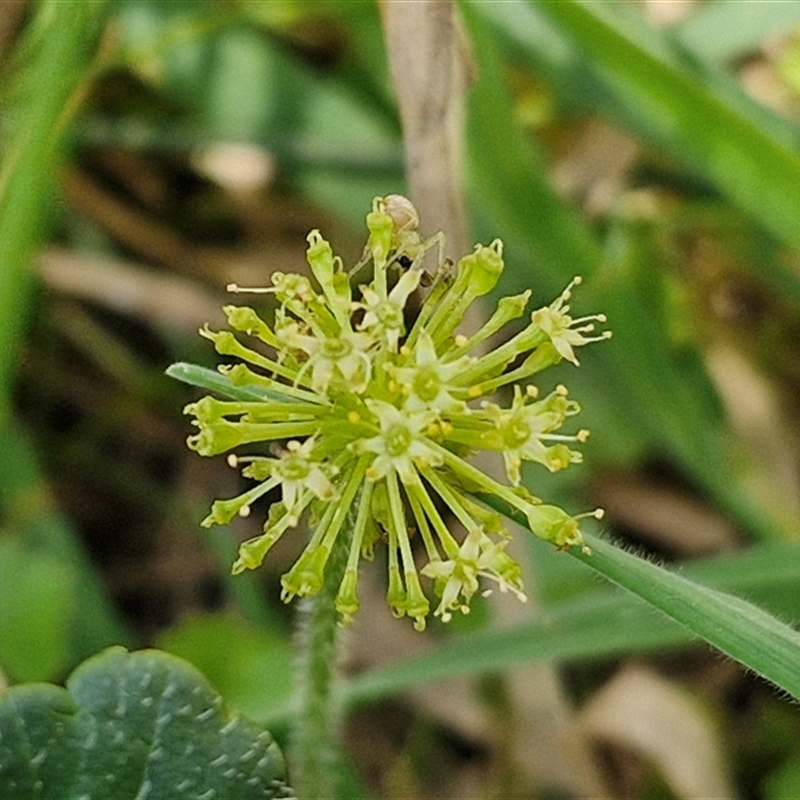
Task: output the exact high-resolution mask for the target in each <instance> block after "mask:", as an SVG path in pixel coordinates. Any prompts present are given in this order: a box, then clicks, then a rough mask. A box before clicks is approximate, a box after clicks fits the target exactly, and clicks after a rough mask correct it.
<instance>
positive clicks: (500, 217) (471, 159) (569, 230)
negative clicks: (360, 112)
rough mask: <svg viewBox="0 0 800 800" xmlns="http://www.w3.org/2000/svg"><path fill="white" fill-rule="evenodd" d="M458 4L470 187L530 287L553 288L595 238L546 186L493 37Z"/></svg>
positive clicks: (593, 246)
mask: <svg viewBox="0 0 800 800" xmlns="http://www.w3.org/2000/svg"><path fill="white" fill-rule="evenodd" d="M463 11H464V18H465V20H466V21H467V23H468V25H467V27H468V29H469V34H470V40H471V50H472V52H473V54H474V57H475V60H476V72H477V74H478V76H479V80H478V81H477V83H476V84H475V85H474V86H473V88H472V91H471V92H470V94H469V96H468V102H467V159H468V167H469V170H468V171H469V178H470V183H471V185H472V190H473V191H472V194H473V195H474V196H475V197H478V198H479V199H480V203H481V206H482V209H481V211H482V212H483V213H484V214H488V215H489V216H490V217H491V230H492V231H493V232H494V234H495V235H497V234H499V235H500V236H501V237H502V238H503V240H504V242H505V244H506V249H505V252H506V254H507V257H508V259H509V260H510V262H513V261H514V260H515V259H517V260H518V262H517V263H518V265H519V266H522V265H523V264H524V265H525V266H524V267H523V268H522V269H520V270H518V272H519V273H520V275H521V276H522V277H523V281H525V282H526V283H525V285H527V282H528V279H529V276H530V274H532V273H533V272H534V271H535V274H536V276H537V285H536V290H537V293H538V292H539V291H541V292H542V293H543V294H554V293H556V292H559V291H561V289H562V288H563V285H564V283H565V282H566V281H568V280H569V279H571V278H572V277H573V276H574V275H583V276H589V275H591V274H592V273H593V272H594V271H595V269H596V267H597V265H598V264H599V261H600V252H599V249H598V246H597V242H596V241H595V240H594V238H593V236H592V234H591V233H590V231H589V229H588V228H587V227H586V226H584V225H583V223H582V222H581V220H580V218H579V216H578V215H577V214H575V213H574V212H573V211H572V210H571V209H570V208H569V207H568V206H567V205H566V204H565V203H564V202H563V201H562V200H561V198H560V197H559V196H558V195H557V194H556V192H555V191H554V189H553V188H552V187H551V186H550V184H549V181H548V178H547V175H546V170H545V164H544V158H543V156H542V155H541V154H540V153H538V152H537V150H536V147H535V143H534V142H533V141H532V140H531V139H530V138H528V137H526V136H525V135H524V133H523V131H522V130H521V128H520V126H519V125H518V124H516V122H515V114H514V109H513V104H512V101H511V97H510V96H509V94H508V91H507V90H506V87H505V76H504V74H503V72H502V66H501V60H500V55H499V53H498V42H497V38H496V37H495V36H491V35H489V33H490V32H489V31H487V30H486V27H485V26H484V25H482V21H481V20H480V19H479V18H478V17H477V16H476V15H475V14H474V13H473V10H472V7H471V5H470V4H468V5H464V6H463ZM487 227H488V226H487ZM533 232H535V233H533ZM523 254H524V256H523ZM523 258H524V259H525V261H522V259H523ZM512 272H514V269H513V265H512V268H511V269H510V270H509V273H512ZM506 285H508V283H506Z"/></svg>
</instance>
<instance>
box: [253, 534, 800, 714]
mask: <svg viewBox="0 0 800 800" xmlns="http://www.w3.org/2000/svg"><path fill="white" fill-rule="evenodd" d="M542 549H543V550H544V549H545V548H544V547H543V548H542ZM799 554H800V548H798V545H792V544H788V543H785V542H781V543H771V544H769V545H764V546H759V547H755V548H752V549H750V550H748V551H746V552H743V553H735V554H729V555H725V556H718V557H713V558H709V559H703V560H702V561H698V562H694V563H690V564H686V565H685V566H684V567H682V571H683V572H684V574H685V575H687V576H689V577H690V578H691V579H693V580H702V581H704V582H706V583H708V584H710V585H712V586H713V587H715V588H718V589H724V590H728V591H733V592H738V593H741V594H745V595H747V596H748V597H749V598H751V599H755V600H758V601H759V602H761V603H763V604H764V605H766V606H768V607H769V608H770V609H772V610H774V611H775V612H776V613H780V614H782V615H785V616H797V615H798V614H800V558H798V555H799ZM543 555H544V557H552V558H561V557H562V556H561V555H559V554H553V553H552V552H549V555H545V554H543ZM697 641H699V640H698V638H697V636H696V635H695V634H693V632H692V631H691V630H689V629H688V628H687V627H685V626H683V625H681V624H679V623H678V622H676V621H675V620H673V619H671V618H669V617H667V616H665V615H664V614H662V613H660V612H659V611H657V610H656V609H655V608H653V607H652V606H651V605H649V604H648V603H647V602H645V600H643V599H641V598H640V597H637V596H634V595H633V594H631V593H629V592H623V591H621V590H620V589H618V588H617V587H607V588H603V589H597V590H589V591H587V592H584V593H583V594H581V595H579V596H578V597H575V598H572V599H570V600H565V601H561V602H559V603H556V604H554V605H551V606H548V607H546V608H544V609H542V611H541V612H540V613H539V614H538V615H537V617H536V619H534V620H533V621H531V622H526V623H525V624H522V625H517V626H514V627H512V628H506V629H500V630H498V629H496V628H492V629H485V630H481V631H477V632H475V633H470V634H466V635H464V636H460V637H458V638H456V639H455V640H452V641H450V642H448V643H446V644H444V645H443V646H442V647H441V648H439V649H438V650H436V651H434V652H431V653H427V654H425V655H422V656H418V657H415V658H413V659H408V660H407V661H402V662H400V663H396V664H392V665H390V666H387V667H381V668H379V669H375V670H370V671H369V672H366V673H363V674H361V675H357V676H356V677H354V678H351V679H350V680H348V681H347V683H346V684H344V686H343V687H342V692H343V699H344V700H345V702H346V703H347V704H348V705H349V706H351V707H352V706H355V705H359V704H363V703H369V702H374V701H375V700H378V699H380V698H383V697H387V696H389V695H392V694H397V693H399V692H403V691H406V690H408V689H410V688H412V687H414V686H419V685H420V684H421V683H428V682H436V681H439V680H445V679H450V678H453V677H456V676H464V675H475V674H479V673H484V672H491V671H499V670H503V669H507V668H509V667H511V666H514V665H517V664H532V663H537V662H542V661H561V662H582V661H591V660H594V659H599V658H613V657H617V656H622V655H630V654H638V653H649V652H653V651H656V650H662V649H664V648H672V647H681V646H686V645H689V644H692V643H693V642H697ZM290 713H291V711H290V708H289V706H288V705H284V706H281V707H280V708H275V709H271V710H270V711H269V718H268V720H267V719H266V718H264V719H262V718H261V717H260V718H259V721H265V722H267V721H268V722H269V723H270V724H274V722H276V721H282V720H284V719H285V718H286V717H287V716H288V715H289V714H290Z"/></svg>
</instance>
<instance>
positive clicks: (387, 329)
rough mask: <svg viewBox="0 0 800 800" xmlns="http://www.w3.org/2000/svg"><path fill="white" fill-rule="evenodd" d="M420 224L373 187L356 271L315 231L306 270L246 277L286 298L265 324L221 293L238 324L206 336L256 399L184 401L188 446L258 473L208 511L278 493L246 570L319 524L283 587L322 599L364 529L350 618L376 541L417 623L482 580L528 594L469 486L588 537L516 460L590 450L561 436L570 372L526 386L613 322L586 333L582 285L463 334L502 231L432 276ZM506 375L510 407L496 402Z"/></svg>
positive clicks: (452, 605)
mask: <svg viewBox="0 0 800 800" xmlns="http://www.w3.org/2000/svg"><path fill="white" fill-rule="evenodd" d="M417 224H418V218H417V214H416V211H415V209H414V207H413V206H412V205H411V203H410V202H409V201H408V200H407V199H406V198H403V197H400V196H398V195H390V196H389V197H386V198H377V199H376V200H375V201H374V203H373V208H372V210H371V212H370V213H369V214H368V215H367V227H368V230H369V238H368V242H367V246H366V248H365V251H364V258H363V260H362V262H360V263H359V264H357V265H355V268H354V269H353V270H347V269H345V267H344V265H343V263H342V261H341V259H339V258H338V257H337V256H334V255H333V251H332V249H331V246H330V244H328V242H326V241H325V240H324V239H323V238H322V236H321V235H320V234H319V232H318V231H312V232H311V233H310V234H309V236H308V243H309V247H308V251H307V259H308V263H309V266H310V268H311V273H312V275H313V279H314V280H310V279H309V278H306V277H304V276H301V275H294V274H284V273H275V274H273V276H272V286H271V287H268V288H266V289H261V290H245V291H262V292H269V293H270V294H273V295H274V296H275V297H276V299H277V301H278V303H279V306H278V308H277V309H276V312H275V315H274V321H273V323H272V324H271V325H270V324H268V323H267V322H266V321H264V320H263V319H262V318H261V317H260V316H259V315H258V314H257V313H256V312H255V311H254V310H253V309H251V308H246V307H238V306H226V307H225V313H226V315H227V317H228V322H229V325H230V327H231V328H232V329H233V332H232V331H222V332H216V333H215V332H212V331H209V330H208V329H204V330H202V331H201V333H202V334H203V336H205V337H207V338H208V339H210V340H211V341H213V342H214V345H215V347H216V349H217V352H219V353H220V354H223V355H227V356H231V357H232V358H234V359H235V360H236V361H237V362H238V363H235V364H228V365H224V366H221V367H220V371H221V372H222V373H223V374H224V375H226V376H227V378H228V379H229V380H230V383H231V385H232V386H234V387H237V388H239V389H240V390H241V389H242V387H243V388H244V389H245V390H246V391H247V394H248V396H249V397H251V398H254V399H250V400H248V401H246V402H245V401H238V400H216V399H214V398H211V397H204V398H203V399H201V400H199V401H198V402H196V403H192V404H191V405H189V406H187V407H186V409H185V411H186V413H187V414H192V415H193V416H194V417H195V419H194V422H193V424H194V425H195V426H196V427H197V428H198V431H197V432H196V433H195V434H194V435H192V436H190V437H189V440H188V443H189V446H190V447H191V448H192V449H194V450H196V451H197V452H199V453H200V454H201V455H207V456H210V455H217V454H220V453H224V452H228V451H232V450H236V451H237V452H238V451H239V450H241V449H242V448H245V449H247V450H250V451H251V452H250V453H248V454H244V455H238V454H233V453H231V455H229V457H228V460H229V463H230V464H231V465H232V466H235V467H238V466H240V465H242V467H243V468H242V474H243V475H244V476H245V477H247V478H249V479H251V480H253V481H255V486H254V487H253V488H251V489H250V490H249V491H247V492H245V493H243V494H242V495H239V496H238V497H234V498H231V499H228V500H217V501H216V502H215V503H214V504H213V505H212V508H211V512H210V514H209V515H208V516H207V517H206V519H205V520H203V523H202V524H203V525H205V526H210V525H213V524H226V523H228V522H230V521H231V520H232V519H233V518H234V517H236V516H237V515H238V516H246V515H248V514H249V513H250V509H251V506H252V504H253V503H254V502H255V501H256V500H257V499H258V498H260V497H262V496H263V495H265V494H266V493H267V492H269V491H270V490H271V489H277V488H280V490H281V500H280V501H279V502H276V503H274V504H273V506H272V508H271V509H270V513H269V515H268V519H267V521H266V523H265V524H264V532H263V533H262V534H261V535H260V536H257V537H255V538H254V539H250V540H248V541H246V542H244V543H243V544H242V545H241V547H240V550H239V558H238V559H237V561H236V563H235V564H234V566H233V571H234V572H241V571H242V570H244V569H252V568H255V567H257V566H258V565H260V564H261V562H262V561H263V559H264V557H265V556H266V554H267V552H268V550H269V549H270V547H272V545H273V544H274V543H275V542H276V541H277V540H278V539H279V538H280V537H281V536H283V535H284V534H286V532H287V531H289V530H291V529H294V528H297V527H298V526H299V525H300V522H301V520H302V519H303V518H308V519H309V521H310V522H312V523H313V530H312V532H311V535H310V537H308V541H307V544H306V546H305V549H304V551H303V553H302V554H301V556H300V557H299V558H298V560H297V562H296V563H295V565H294V566H293V567H292V568H291V569H290V570H289V571H288V572H287V573H286V574H285V575H284V576H283V578H282V584H283V589H282V597H283V598H284V599H285V600H287V601H288V600H290V599H291V598H292V597H294V596H306V595H312V594H314V593H316V592H318V591H319V590H320V588H321V587H322V585H323V581H324V579H325V571H326V564H327V562H328V558H329V557H330V554H331V551H332V549H333V547H334V545H335V544H336V541H337V539H338V538H339V536H341V535H342V531H343V527H344V525H345V524H348V525H352V527H353V530H352V537H351V544H350V551H349V556H348V559H347V567H346V570H345V574H344V578H343V580H342V582H341V585H340V587H339V591H338V597H337V600H336V608H337V610H338V611H339V613H340V615H341V619H342V621H343V622H349V621H350V620H351V619H352V617H353V615H354V614H355V612H356V611H357V610H358V606H359V600H358V593H357V584H358V570H359V566H360V562H361V559H362V558H363V557H370V556H371V553H372V550H373V548H374V546H375V545H376V543H379V542H381V541H383V542H384V543H385V544H386V547H387V549H388V558H387V563H388V572H389V574H388V591H387V600H388V602H389V605H390V606H391V608H392V610H393V612H394V613H395V614H396V615H397V616H408V617H410V618H412V619H413V620H414V625H415V627H416V628H418V629H420V630H421V629H423V628H424V627H425V621H426V618H427V616H428V615H429V614H430V611H431V601H430V600H429V596H432V597H434V598H436V605H435V608H434V611H433V613H434V614H435V615H437V616H439V617H441V618H442V619H443V620H448V619H450V617H451V616H452V613H453V612H454V611H461V612H464V613H466V612H467V611H468V610H469V602H470V599H471V598H472V596H473V595H474V594H475V593H476V592H477V591H479V590H480V583H481V581H489V582H490V583H494V584H496V585H497V586H498V587H499V588H500V589H501V590H502V591H511V592H514V593H515V594H517V595H518V596H519V597H520V598H523V599H524V594H523V587H522V581H521V577H520V572H521V571H520V567H519V565H518V564H516V562H514V560H513V559H512V558H511V557H510V556H509V555H508V554H507V553H506V552H505V547H506V543H507V541H508V534H507V532H506V531H505V530H504V528H503V527H502V525H501V524H500V522H499V517H498V516H497V515H496V514H494V513H493V512H491V511H489V510H488V509H486V508H485V507H483V506H482V505H481V504H480V503H478V502H477V501H476V500H475V499H474V497H473V494H474V493H478V494H481V493H483V494H489V495H495V496H497V497H499V498H500V499H502V500H503V501H505V502H506V503H507V504H508V505H509V506H511V507H513V508H515V509H517V510H519V511H521V512H522V513H524V514H525V515H526V518H527V520H528V524H529V527H530V529H531V530H532V531H533V532H534V533H535V534H536V535H538V536H540V537H541V538H543V539H546V540H548V541H550V542H553V543H554V544H555V545H557V546H558V547H561V548H565V547H573V546H582V545H583V540H582V537H581V534H580V528H579V520H580V518H581V516H585V515H578V516H571V515H569V514H567V513H566V512H565V511H563V510H562V509H560V508H558V507H557V506H551V505H546V504H542V503H540V502H539V501H538V500H535V499H534V498H532V497H531V496H530V495H529V494H527V492H525V490H524V489H522V488H520V480H521V474H520V468H521V465H522V462H523V461H533V462H538V463H540V464H542V465H544V466H545V467H546V468H547V469H549V470H551V471H556V470H560V469H563V468H565V467H567V466H569V465H570V464H574V463H578V462H580V460H581V454H580V453H579V452H578V451H577V450H574V449H572V448H570V447H569V446H568V443H574V442H582V441H584V439H585V438H586V436H587V435H588V434H587V432H586V431H584V430H579V431H577V432H576V433H574V434H564V433H560V432H559V431H560V430H561V428H562V426H563V425H564V424H565V423H566V422H567V420H568V419H569V418H570V417H572V416H574V415H575V414H577V413H578V412H579V410H580V409H579V406H578V404H577V403H576V402H575V401H574V400H571V399H568V396H567V390H566V389H565V388H564V387H562V386H559V387H557V388H556V390H555V391H554V392H552V393H551V394H549V395H547V396H546V397H544V398H542V399H537V390H536V388H535V387H533V386H532V385H529V384H526V385H525V388H524V389H523V388H522V382H524V381H527V380H528V379H529V378H531V376H533V375H534V374H536V373H537V372H539V371H541V370H542V369H544V368H545V367H547V366H549V365H551V364H554V363H557V362H558V361H560V360H561V359H566V360H568V361H572V362H573V363H575V364H577V363H578V362H577V358H576V357H575V352H574V348H576V347H580V346H582V345H584V344H586V343H588V342H592V341H597V340H599V339H605V338H607V337H608V336H609V335H610V334H609V333H608V332H604V333H600V334H596V335H593V327H594V323H595V322H603V321H605V318H604V317H603V316H602V315H595V316H592V317H584V318H581V319H577V320H574V319H572V318H571V317H570V316H569V313H568V312H569V306H568V301H569V299H570V296H571V291H572V288H573V287H574V286H575V285H577V283H578V282H579V281H578V279H575V280H573V281H572V283H570V285H569V286H568V287H567V289H565V291H564V292H563V293H562V294H561V296H560V297H558V298H557V299H556V301H555V302H553V303H552V304H550V305H549V306H545V307H544V308H541V309H539V310H537V311H534V312H533V313H532V314H531V316H530V318H529V322H528V324H527V325H526V326H525V327H523V328H522V329H521V330H519V331H518V332H517V333H516V334H515V335H514V336H512V337H511V338H508V339H507V340H506V341H505V342H504V343H503V344H500V345H499V346H497V347H495V348H494V349H491V350H489V351H488V352H486V353H484V354H483V355H478V354H477V349H478V346H479V345H483V344H484V343H485V342H486V341H487V340H488V339H489V337H491V336H494V335H495V334H497V333H498V331H500V330H501V329H502V328H503V326H505V325H506V324H507V323H508V322H510V321H511V320H513V319H517V318H519V317H521V316H522V315H523V313H524V309H525V305H526V303H527V301H528V298H529V296H530V292H525V293H523V294H521V295H517V296H515V297H506V298H503V299H502V300H500V301H499V303H498V304H497V308H496V310H495V312H494V313H493V314H492V315H491V316H490V317H489V319H488V320H487V322H486V323H485V324H484V325H483V326H482V327H481V328H480V329H479V330H477V331H473V332H469V331H462V330H461V329H460V326H461V324H462V321H463V318H464V314H465V312H466V311H467V308H468V307H469V306H470V304H471V303H472V302H473V301H474V300H475V299H476V298H478V297H482V296H484V295H486V294H488V293H489V292H490V291H491V290H492V289H493V288H494V287H495V285H496V284H497V281H498V279H499V277H500V274H501V272H502V269H503V259H502V245H501V243H500V242H499V241H495V242H492V244H490V245H489V246H484V245H478V246H476V248H475V250H474V252H472V253H469V254H468V255H466V256H464V257H463V258H462V259H461V260H460V261H459V262H458V264H457V265H456V266H455V270H454V271H452V270H451V268H450V267H449V266H448V265H447V264H446V263H442V264H440V266H439V268H438V270H437V272H436V273H435V274H434V275H433V276H427V278H428V279H427V280H423V274H424V271H423V267H422V260H423V257H424V256H425V253H426V251H427V250H428V249H429V247H430V246H432V245H433V244H435V243H439V244H440V246H441V237H438V238H435V239H432V240H429V241H427V242H426V241H423V240H422V239H421V238H420V237H419V234H418V232H417ZM368 262H371V265H372V280H371V281H370V282H369V283H367V284H366V285H362V286H358V287H353V286H351V283H350V279H349V275H350V274H354V273H355V272H359V274H360V273H361V271H362V268H363V267H365V266H367V264H368ZM356 268H357V269H356ZM230 288H231V289H232V290H234V291H243V290H240V289H238V287H230ZM417 292H423V293H424V294H425V300H424V302H423V303H422V304H421V306H420V307H419V309H418V310H416V311H415V312H414V313H413V314H412V313H411V312H410V309H409V308H408V304H409V298H410V297H411V295H412V294H414V293H417ZM248 340H250V341H251V342H252V346H250V345H248V344H246V343H245V342H247V341H248ZM512 364H513V366H512ZM509 385H511V386H513V387H514V390H513V398H512V400H511V404H510V405H509V406H508V407H504V406H502V405H499V404H498V403H497V402H496V401H491V400H489V399H488V398H489V397H491V396H492V395H493V394H494V393H495V391H496V390H497V389H498V388H500V387H503V386H509ZM480 450H483V451H489V452H492V453H496V454H497V457H498V458H499V459H500V460H501V461H502V463H503V464H504V466H505V471H506V475H507V478H508V484H505V483H501V482H499V481H496V480H494V479H493V478H491V477H489V476H488V475H486V474H484V473H483V472H481V471H480V470H478V469H477V468H476V467H475V466H473V465H472V464H471V463H470V460H469V458H470V455H471V454H473V453H475V452H477V451H480ZM258 451H260V452H258ZM444 509H447V511H446V512H445V511H444ZM351 510H352V511H353V513H352V514H351ZM592 513H594V514H597V513H599V512H592ZM348 520H349V522H348ZM348 533H349V532H348ZM414 537H416V538H418V539H419V546H418V547H412V538H414Z"/></svg>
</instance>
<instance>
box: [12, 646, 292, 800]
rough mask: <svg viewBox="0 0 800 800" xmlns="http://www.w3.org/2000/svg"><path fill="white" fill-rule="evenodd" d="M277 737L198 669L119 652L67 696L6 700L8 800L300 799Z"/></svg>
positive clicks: (75, 682) (100, 660)
mask: <svg viewBox="0 0 800 800" xmlns="http://www.w3.org/2000/svg"><path fill="white" fill-rule="evenodd" d="M285 775H286V770H285V764H284V760H283V756H282V755H281V752H280V750H279V749H278V746H277V745H276V744H275V742H274V740H273V739H272V736H271V735H270V734H269V733H268V732H267V731H265V730H263V729H261V728H259V727H258V726H257V725H255V723H253V722H250V721H249V720H247V719H245V718H244V717H242V716H239V715H236V714H231V713H230V712H228V711H227V710H226V708H225V707H224V706H223V702H222V698H221V697H220V696H219V694H217V693H216V692H215V691H214V689H213V688H212V687H211V686H210V684H209V683H208V682H207V681H206V679H205V678H204V677H203V676H202V675H201V674H200V673H199V672H198V671H197V670H196V669H195V668H194V667H193V666H191V665H190V664H189V663H188V662H186V661H183V660H182V659H180V658H176V657H175V656H171V655H168V654H167V653H162V652H160V651H158V650H143V651H139V652H135V653H129V652H128V651H127V650H125V649H124V648H122V647H113V648H111V649H109V650H106V651H105V652H103V653H101V654H100V655H97V656H94V657H93V658H90V659H88V660H87V661H85V662H84V663H83V664H82V665H81V666H79V667H78V668H77V669H76V670H75V672H73V674H72V675H71V676H70V678H69V680H68V681H67V688H66V689H63V688H61V687H58V686H53V685H51V684H28V685H21V686H14V687H12V688H11V689H9V690H8V691H7V692H6V693H5V694H4V695H3V696H1V697H0V797H3V798H6V797H7V798H14V800H29V798H30V800H34V798H37V799H38V798H42V799H43V798H58V800H108V798H122V797H129V798H137V800H162V799H163V800H229V798H237V800H251V798H252V799H253V800H255V798H258V800H271V798H291V797H294V793H293V792H292V791H291V789H289V787H288V786H287V785H286V783H285Z"/></svg>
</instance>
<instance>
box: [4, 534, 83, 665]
mask: <svg viewBox="0 0 800 800" xmlns="http://www.w3.org/2000/svg"><path fill="white" fill-rule="evenodd" d="M74 584H75V575H74V574H73V573H72V572H71V571H70V569H69V566H68V565H67V564H65V563H62V562H61V561H59V560H58V559H57V558H56V557H55V555H54V554H53V553H50V552H47V551H39V552H37V551H36V550H33V549H31V548H26V547H25V542H24V541H22V540H20V539H19V537H16V536H14V537H12V536H10V535H8V534H0V668H2V671H3V672H4V673H5V674H6V675H7V676H8V677H9V678H10V679H11V680H12V681H42V680H47V679H48V678H52V677H54V676H56V675H58V674H59V672H60V671H61V670H64V669H66V668H67V667H68V666H69V664H70V660H69V656H70V641H69V632H70V630H69V622H70V616H71V615H72V611H73V609H72V604H71V600H72V596H73V592H74V590H75V585H74Z"/></svg>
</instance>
